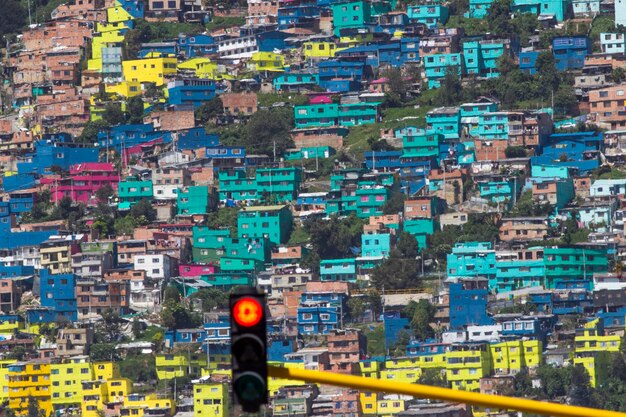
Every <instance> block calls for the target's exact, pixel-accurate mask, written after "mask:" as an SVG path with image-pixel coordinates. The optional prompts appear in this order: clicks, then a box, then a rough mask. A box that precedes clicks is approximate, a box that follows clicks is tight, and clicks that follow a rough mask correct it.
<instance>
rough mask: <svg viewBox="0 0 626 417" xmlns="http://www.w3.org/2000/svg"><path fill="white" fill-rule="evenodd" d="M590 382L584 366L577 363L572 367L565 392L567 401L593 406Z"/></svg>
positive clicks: (572, 403) (583, 405)
mask: <svg viewBox="0 0 626 417" xmlns="http://www.w3.org/2000/svg"><path fill="white" fill-rule="evenodd" d="M592 391H593V390H592V388H591V383H590V382H589V374H588V373H587V371H586V370H585V368H584V367H583V366H582V365H580V364H578V365H575V366H573V367H572V369H571V372H570V387H569V390H568V393H567V402H568V404H571V405H578V406H581V407H593V406H594V405H595V404H594V401H593V395H592Z"/></svg>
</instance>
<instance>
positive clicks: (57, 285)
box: [39, 269, 77, 321]
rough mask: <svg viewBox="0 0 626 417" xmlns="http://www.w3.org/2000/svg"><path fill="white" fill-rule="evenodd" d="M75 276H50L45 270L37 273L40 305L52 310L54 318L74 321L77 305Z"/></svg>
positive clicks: (69, 274) (70, 274)
mask: <svg viewBox="0 0 626 417" xmlns="http://www.w3.org/2000/svg"><path fill="white" fill-rule="evenodd" d="M76 278H77V277H76V275H74V274H72V273H68V274H51V273H49V271H48V270H47V269H41V270H40V271H39V296H40V304H41V306H42V307H46V308H48V309H50V310H52V311H53V312H54V314H55V317H56V316H63V317H66V318H68V319H69V320H70V321H76V318H77V316H76V314H77V304H76V295H75V293H74V286H75V283H76Z"/></svg>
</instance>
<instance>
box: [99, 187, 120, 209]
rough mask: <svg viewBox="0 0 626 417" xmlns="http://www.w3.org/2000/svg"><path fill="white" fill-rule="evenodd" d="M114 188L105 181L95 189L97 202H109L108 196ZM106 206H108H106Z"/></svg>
mask: <svg viewBox="0 0 626 417" xmlns="http://www.w3.org/2000/svg"><path fill="white" fill-rule="evenodd" d="M114 194H115V190H114V189H113V187H111V184H109V183H106V184H104V185H103V186H102V187H100V188H98V189H97V190H96V199H97V200H98V204H105V205H106V203H108V202H109V197H113V195H114ZM107 207H108V206H107Z"/></svg>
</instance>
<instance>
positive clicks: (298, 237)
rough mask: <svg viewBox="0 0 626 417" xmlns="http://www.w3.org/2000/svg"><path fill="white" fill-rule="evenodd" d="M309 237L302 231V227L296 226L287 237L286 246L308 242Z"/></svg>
mask: <svg viewBox="0 0 626 417" xmlns="http://www.w3.org/2000/svg"><path fill="white" fill-rule="evenodd" d="M310 238H311V236H309V234H308V233H307V231H306V230H304V227H302V226H300V225H297V226H296V227H295V228H294V229H293V231H292V232H291V236H290V237H289V242H287V244H288V245H300V244H302V243H305V242H308V241H309V239H310Z"/></svg>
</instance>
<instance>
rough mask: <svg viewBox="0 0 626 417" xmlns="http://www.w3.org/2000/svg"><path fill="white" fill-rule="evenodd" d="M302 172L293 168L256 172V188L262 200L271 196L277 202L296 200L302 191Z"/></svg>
mask: <svg viewBox="0 0 626 417" xmlns="http://www.w3.org/2000/svg"><path fill="white" fill-rule="evenodd" d="M301 181H302V170H301V169H300V168H299V167H291V168H260V169H257V170H256V186H257V192H258V194H259V197H260V198H263V196H264V195H269V196H272V197H273V198H274V200H275V201H276V202H279V203H284V202H290V201H293V200H295V199H296V198H297V197H298V192H299V191H300V183H301Z"/></svg>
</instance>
